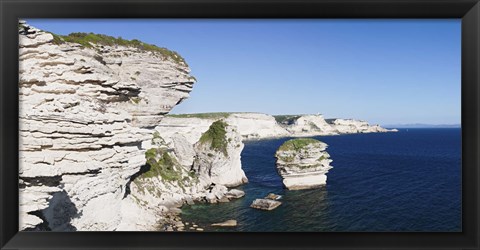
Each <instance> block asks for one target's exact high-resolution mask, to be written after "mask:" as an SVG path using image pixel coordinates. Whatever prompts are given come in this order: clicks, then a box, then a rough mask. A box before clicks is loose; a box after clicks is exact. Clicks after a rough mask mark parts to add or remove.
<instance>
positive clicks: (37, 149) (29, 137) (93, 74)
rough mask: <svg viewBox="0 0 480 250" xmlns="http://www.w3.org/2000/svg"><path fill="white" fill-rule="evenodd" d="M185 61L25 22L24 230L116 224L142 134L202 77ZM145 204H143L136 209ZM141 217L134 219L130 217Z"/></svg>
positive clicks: (140, 158) (140, 161)
mask: <svg viewBox="0 0 480 250" xmlns="http://www.w3.org/2000/svg"><path fill="white" fill-rule="evenodd" d="M189 71H190V70H189V68H188V66H187V65H186V64H185V62H183V61H182V60H178V58H174V57H171V56H168V55H165V54H162V53H159V52H157V51H148V50H144V49H142V48H139V47H131V46H121V45H115V44H111V45H100V44H93V43H90V44H88V46H85V45H81V44H78V43H73V42H67V41H64V40H62V39H60V40H59V38H58V36H55V35H53V34H51V33H48V32H44V31H41V30H39V29H36V28H34V27H31V26H29V25H28V24H26V23H21V24H20V25H19V79H20V82H19V93H20V96H19V99H20V105H19V106H20V113H19V124H20V159H19V160H20V173H19V174H20V176H19V177H20V180H19V181H20V195H19V197H20V230H25V229H32V228H35V227H39V226H40V227H42V228H44V229H50V230H58V231H65V230H116V229H117V228H118V226H119V225H120V224H121V223H124V220H125V218H126V217H128V216H129V211H132V209H133V208H129V206H131V207H135V203H129V201H128V200H129V199H128V198H127V199H125V196H126V192H127V183H128V182H129V181H130V179H131V177H132V176H133V175H134V174H136V173H137V172H138V171H139V170H140V168H141V166H142V165H144V164H145V155H144V153H145V150H144V149H142V148H141V144H142V141H144V140H149V139H150V138H151V133H152V132H151V131H149V130H147V129H145V128H148V127H153V126H155V125H157V123H158V122H159V121H160V120H161V119H162V117H163V116H164V115H165V114H166V113H167V112H169V111H170V109H171V108H172V107H173V106H174V105H175V104H177V103H179V102H181V101H182V100H183V99H185V98H187V97H188V93H189V92H190V91H191V89H192V86H193V84H194V82H195V81H194V79H193V78H192V77H191V76H190V75H189ZM137 212H138V211H137ZM132 221H133V220H132Z"/></svg>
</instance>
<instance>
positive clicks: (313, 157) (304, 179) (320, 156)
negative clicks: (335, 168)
mask: <svg viewBox="0 0 480 250" xmlns="http://www.w3.org/2000/svg"><path fill="white" fill-rule="evenodd" d="M326 149H327V144H325V143H323V142H321V141H319V140H315V139H311V138H298V139H292V140H288V141H286V142H285V143H283V144H282V145H281V146H280V147H279V148H278V150H277V152H276V154H275V157H276V158H277V162H276V164H277V171H278V173H279V174H280V176H282V178H283V184H284V185H285V187H286V188H287V189H289V190H300V189H311V188H317V187H320V186H322V185H325V184H326V183H327V175H326V174H327V172H328V170H330V169H331V168H332V167H331V166H330V162H332V160H331V159H330V155H329V154H328V153H327V152H326V151H325V150H326Z"/></svg>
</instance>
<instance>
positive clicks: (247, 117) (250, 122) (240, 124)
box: [226, 113, 290, 139]
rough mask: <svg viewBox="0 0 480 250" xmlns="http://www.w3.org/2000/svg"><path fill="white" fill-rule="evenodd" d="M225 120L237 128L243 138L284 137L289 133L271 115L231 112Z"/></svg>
mask: <svg viewBox="0 0 480 250" xmlns="http://www.w3.org/2000/svg"><path fill="white" fill-rule="evenodd" d="M226 121H227V123H229V124H232V125H234V126H236V127H237V128H238V131H239V133H240V135H242V138H243V139H262V138H273V137H286V136H289V135H290V134H289V132H288V131H287V130H286V129H285V128H282V127H281V126H280V125H279V124H278V123H277V122H276V121H275V118H274V117H273V116H271V115H266V114H260V113H232V114H231V115H229V116H228V118H227V119H226Z"/></svg>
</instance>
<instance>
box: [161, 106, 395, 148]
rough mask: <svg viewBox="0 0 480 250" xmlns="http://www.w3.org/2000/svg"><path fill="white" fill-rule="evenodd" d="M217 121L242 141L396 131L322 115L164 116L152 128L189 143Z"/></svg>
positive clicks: (220, 114)
mask: <svg viewBox="0 0 480 250" xmlns="http://www.w3.org/2000/svg"><path fill="white" fill-rule="evenodd" d="M220 119H223V120H225V121H226V122H227V123H228V124H230V125H232V126H235V127H237V129H238V132H239V134H240V135H241V136H242V139H243V140H252V139H265V138H279V137H311V136H320V135H337V134H352V133H379V132H396V130H395V129H392V130H388V129H385V128H382V127H380V126H379V125H369V124H368V123H367V122H365V121H358V120H353V119H348V120H346V119H327V120H326V119H325V118H324V117H323V116H322V115H319V114H317V115H297V116H271V115H267V114H260V113H219V114H216V113H211V114H189V115H173V116H167V117H165V118H164V119H163V120H162V122H161V123H160V124H159V125H158V126H157V127H156V128H155V129H156V130H157V131H159V132H160V133H161V134H162V135H166V137H171V135H173V134H181V135H183V136H185V138H186V139H187V140H188V141H189V142H191V143H195V142H196V141H198V140H199V139H200V136H201V135H202V133H204V132H205V131H207V129H208V128H209V126H210V125H211V124H212V123H213V122H215V121H218V120H220Z"/></svg>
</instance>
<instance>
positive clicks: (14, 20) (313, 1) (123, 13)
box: [0, 0, 480, 249]
mask: <svg viewBox="0 0 480 250" xmlns="http://www.w3.org/2000/svg"><path fill="white" fill-rule="evenodd" d="M0 8H1V10H0V11H1V12H0V16H1V29H0V36H1V44H0V52H1V55H0V58H1V59H0V60H1V62H0V65H1V68H0V75H1V82H0V95H1V97H0V112H1V113H0V124H1V126H0V138H1V144H0V178H1V183H0V184H1V185H0V195H1V200H0V248H1V249H27V248H29V249H31V248H34V249H147V248H148V249H197V248H198V249H200V248H202V249H274V248H275V249H276V248H279V249H427V248H428V249H479V239H480V234H479V225H480V221H479V184H478V183H479V182H480V175H479V173H480V171H479V157H480V152H479V142H480V140H479V135H480V133H479V132H480V131H479V130H480V110H479V107H480V103H479V101H480V99H479V94H480V92H479V91H480V3H479V2H478V0H336V1H332V0H300V1H295V0H256V1H255V0H222V1H220V0H176V1H175V0H140V1H135V0H123V1H122V0H120V1H108V0H97V1H95V0H71V1H59V0H37V1H33V0H1V1H0ZM19 18H461V19H462V52H461V56H462V70H461V75H462V90H461V95H462V101H461V106H462V108H461V115H462V116H461V117H462V118H461V122H462V201H463V205H462V232H458V233H453V232H452V233H428V232H424V233H413V232H411V233H393V232H392V233H366V232H365V233H335V232H331V233H186V232H183V233H178V232H177V233H175V232H173V233H166V232H165V233H163V232H162V233H159V232H73V233H59V232H19V231H18V201H19V200H18V155H19V152H18V146H19V143H18V135H19V134H18V128H19V124H18V108H19V107H18V105H19V102H18V101H19V100H18V73H17V72H18V28H17V27H18V19H19Z"/></svg>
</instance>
